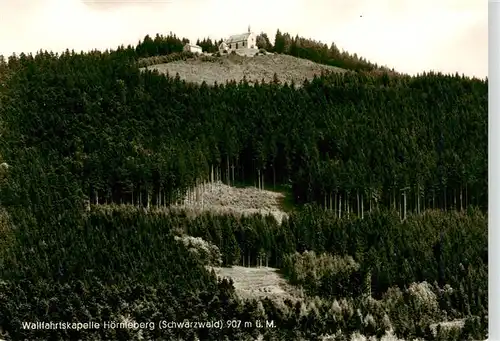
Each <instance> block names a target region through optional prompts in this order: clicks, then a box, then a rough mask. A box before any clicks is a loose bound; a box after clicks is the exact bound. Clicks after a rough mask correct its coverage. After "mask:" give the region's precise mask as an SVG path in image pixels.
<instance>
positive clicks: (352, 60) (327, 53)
mask: <svg viewBox="0 0 500 341" xmlns="http://www.w3.org/2000/svg"><path fill="white" fill-rule="evenodd" d="M257 46H258V47H259V48H263V49H265V50H267V51H270V52H276V53H284V54H288V55H291V56H294V57H299V58H303V59H308V60H311V61H313V62H316V63H319V64H325V65H331V66H337V67H341V68H343V69H348V70H355V71H377V70H378V71H380V70H381V71H390V70H389V69H388V68H387V67H381V66H379V65H377V64H374V63H371V62H369V61H367V60H366V59H365V58H363V57H358V55H357V54H356V53H354V54H350V53H349V52H347V51H340V50H339V48H338V47H337V46H336V45H335V43H332V44H331V45H330V47H328V45H327V44H324V43H321V42H319V41H316V40H313V39H307V38H304V37H299V36H298V35H296V36H295V37H292V36H291V35H290V34H289V33H283V32H281V31H280V30H279V29H278V30H277V32H276V35H275V38H274V45H273V44H272V43H271V41H270V40H269V37H268V36H267V34H266V33H261V34H259V36H258V37H257ZM392 71H394V70H392Z"/></svg>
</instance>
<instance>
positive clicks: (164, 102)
mask: <svg viewBox="0 0 500 341" xmlns="http://www.w3.org/2000/svg"><path fill="white" fill-rule="evenodd" d="M122 52H123V51H122ZM9 67H10V68H12V69H13V70H16V71H15V72H13V73H12V76H10V77H9V79H8V80H7V81H6V86H5V88H4V90H3V94H4V96H3V98H4V100H3V105H2V107H1V108H0V110H1V117H2V120H3V129H4V132H3V133H2V140H3V143H4V145H3V148H2V157H3V159H4V160H5V161H6V162H7V163H9V164H12V165H13V167H12V169H11V172H18V171H20V168H17V170H16V164H17V163H18V162H19V161H17V159H18V158H19V155H18V153H19V152H20V151H26V150H33V151H39V152H40V153H41V154H40V155H43V157H44V158H46V157H49V156H50V157H51V160H53V161H51V165H52V166H51V167H54V168H57V169H58V174H61V176H62V175H63V174H66V175H65V176H67V177H74V178H75V179H76V181H77V182H78V184H79V185H80V188H81V190H82V191H83V196H84V197H86V198H87V199H88V200H90V201H91V202H93V203H111V202H113V203H133V204H136V205H140V204H142V205H145V206H151V205H156V206H168V205H169V204H172V203H175V202H177V201H178V200H181V199H182V198H183V197H184V195H185V193H186V192H187V191H188V190H190V189H192V188H194V187H195V186H197V185H203V184H205V183H207V182H210V181H214V180H222V181H224V182H226V183H228V184H232V183H234V182H236V181H241V182H243V181H244V182H248V181H250V182H254V183H255V184H256V186H258V187H264V186H265V185H266V184H267V185H268V186H271V185H272V186H277V185H291V186H292V190H293V196H294V199H295V200H296V202H297V203H307V202H316V203H319V204H320V205H322V206H323V207H324V208H326V209H328V210H330V211H332V212H334V213H335V214H336V215H337V216H339V217H343V216H348V215H350V214H351V213H354V214H355V215H357V216H359V217H363V216H364V215H365V214H366V213H368V212H371V211H373V210H375V209H376V208H382V207H390V208H392V209H395V210H396V211H398V212H399V215H400V216H401V218H403V219H404V218H406V217H407V216H409V215H410V214H411V213H419V212H422V211H423V210H425V209H428V208H433V209H443V210H464V209H466V208H467V207H468V206H470V205H474V206H477V207H480V208H481V209H484V210H485V209H487V193H488V191H487V188H488V186H487V138H486V137H487V134H486V127H487V88H488V87H487V82H484V81H481V80H477V79H468V78H463V77H459V76H445V75H440V74H425V75H422V76H418V77H390V76H388V75H387V74H383V75H380V76H376V75H373V74H368V73H347V74H330V75H324V76H322V77H317V78H315V79H314V80H313V81H311V82H307V81H306V82H304V84H303V87H301V88H299V89H297V88H296V87H295V85H294V84H289V85H287V84H285V85H284V86H282V85H278V84H274V83H273V84H256V85H254V86H250V85H249V84H247V83H246V82H241V83H240V84H236V83H235V82H230V83H228V84H225V85H217V86H215V87H208V86H207V85H205V84H202V85H201V86H198V85H193V84H188V83H186V82H184V81H182V80H180V79H179V78H178V77H175V78H169V77H165V76H163V75H159V74H158V73H156V72H151V71H146V72H140V71H139V70H138V68H137V66H136V65H135V61H134V60H133V59H131V58H130V57H129V56H128V55H126V54H125V53H121V52H120V51H118V52H113V53H100V52H94V53H90V54H74V53H71V52H67V53H65V54H63V55H62V56H59V57H56V56H54V55H52V54H49V53H39V54H37V55H36V56H25V55H22V56H20V57H11V58H10V62H9ZM56 164H57V166H56ZM23 176H30V175H29V173H28V174H24V175H23ZM76 197H78V198H81V197H82V193H72V194H71V198H76ZM19 198H22V200H32V197H31V196H26V197H19ZM68 199H69V197H68ZM9 200H11V201H12V200H14V198H13V197H12V198H9V195H8V194H7V193H5V195H4V196H3V197H2V201H3V202H8V201H9Z"/></svg>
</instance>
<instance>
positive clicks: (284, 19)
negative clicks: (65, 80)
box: [0, 0, 488, 78]
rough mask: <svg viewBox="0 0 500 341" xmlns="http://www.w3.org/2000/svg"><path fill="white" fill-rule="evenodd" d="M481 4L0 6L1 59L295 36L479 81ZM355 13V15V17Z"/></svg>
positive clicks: (44, 0) (326, 0) (405, 68)
mask: <svg viewBox="0 0 500 341" xmlns="http://www.w3.org/2000/svg"><path fill="white" fill-rule="evenodd" d="M487 13H488V3H487V2H486V1H484V0H418V1H416V0H412V1H410V0H252V1H249V0H165V1H152V0H149V1H148V0H143V1H130V0H121V1H103V0H94V1H91V0H87V1H82V0H0V54H3V55H5V56H8V55H11V54H12V53H13V52H16V53H20V52H35V51H37V50H39V49H47V50H53V51H62V50H65V49H66V48H69V49H75V50H77V51H80V50H89V49H93V48H98V49H105V48H115V47H116V46H118V45H120V44H125V45H127V44H134V45H135V44H136V43H137V41H138V40H139V39H142V38H143V37H144V36H145V35H146V34H150V35H152V36H154V35H155V34H156V33H161V34H168V33H169V32H170V31H172V32H174V33H175V34H177V35H178V36H180V37H187V38H189V39H191V40H194V41H195V40H196V39H197V38H202V37H211V38H214V39H219V38H225V37H227V36H228V35H230V34H237V33H242V32H246V30H247V26H248V25H251V27H252V30H253V31H255V32H256V33H259V32H261V31H262V32H266V33H267V34H268V35H269V37H270V38H272V39H273V38H274V34H275V33H276V29H277V28H279V29H280V30H281V31H283V32H289V33H290V34H292V35H295V34H299V35H300V36H303V37H309V38H313V39H316V40H321V41H322V42H325V43H327V44H328V45H330V43H331V42H335V44H336V45H337V46H338V47H339V48H340V49H344V50H347V51H348V52H350V53H357V54H358V55H359V56H363V57H365V58H367V59H368V60H370V61H373V62H376V63H378V64H383V65H387V66H389V67H394V68H395V69H396V70H398V71H402V72H408V73H412V74H414V73H418V72H422V71H428V70H437V71H442V72H445V73H455V72H459V73H464V74H466V75H469V76H476V77H481V78H483V77H485V76H487V70H488V67H487V62H488V57H487V56H488V52H487V51H488V39H487V37H488V30H487V27H488V23H487V22H488V14H487ZM361 16H362V17H361Z"/></svg>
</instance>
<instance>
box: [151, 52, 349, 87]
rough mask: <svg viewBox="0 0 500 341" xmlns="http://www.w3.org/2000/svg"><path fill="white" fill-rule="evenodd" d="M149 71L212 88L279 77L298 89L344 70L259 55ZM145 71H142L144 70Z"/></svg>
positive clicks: (191, 61)
mask: <svg viewBox="0 0 500 341" xmlns="http://www.w3.org/2000/svg"><path fill="white" fill-rule="evenodd" d="M147 68H148V69H150V70H158V71H159V72H160V73H164V74H165V73H168V74H170V75H172V76H175V75H176V74H177V73H178V74H179V76H180V78H181V79H184V80H186V81H187V82H191V83H199V84H200V83H202V82H206V83H207V84H209V85H213V84H214V83H215V82H217V83H218V84H223V83H226V82H227V81H230V80H235V81H236V82H239V81H241V80H243V78H244V77H245V78H246V79H247V81H248V82H249V83H255V82H261V81H262V80H264V82H266V83H269V82H272V81H273V79H274V74H275V73H276V74H277V75H278V79H279V80H280V82H287V83H288V84H290V83H291V82H294V83H295V84H296V85H297V86H300V85H301V84H302V83H303V81H304V79H308V80H311V79H312V78H313V77H314V76H315V75H317V76H319V75H321V73H322V72H337V73H343V72H346V70H344V69H341V68H338V67H335V66H329V65H323V64H318V63H315V62H312V61H310V60H307V59H301V58H297V57H292V56H289V55H285V54H268V55H258V56H255V57H245V56H239V55H227V56H221V57H207V56H204V57H198V58H190V59H188V60H178V61H174V62H170V63H164V64H159V65H152V66H149V67H147ZM143 69H144V68H142V70H143Z"/></svg>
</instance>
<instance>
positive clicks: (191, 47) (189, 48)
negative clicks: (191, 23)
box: [184, 44, 203, 54]
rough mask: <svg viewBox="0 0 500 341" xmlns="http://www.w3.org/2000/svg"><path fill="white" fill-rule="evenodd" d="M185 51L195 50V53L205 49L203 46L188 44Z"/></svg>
mask: <svg viewBox="0 0 500 341" xmlns="http://www.w3.org/2000/svg"><path fill="white" fill-rule="evenodd" d="M184 52H193V53H200V54H201V53H203V49H202V48H201V46H198V45H192V44H186V45H184Z"/></svg>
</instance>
